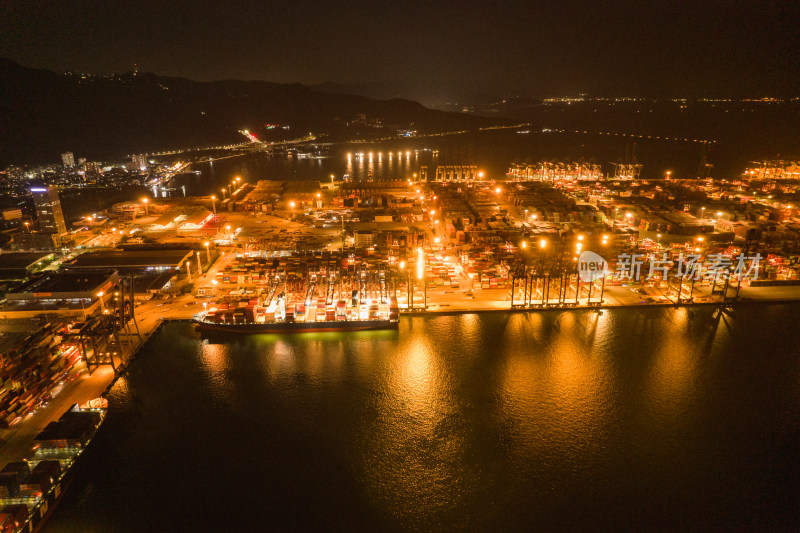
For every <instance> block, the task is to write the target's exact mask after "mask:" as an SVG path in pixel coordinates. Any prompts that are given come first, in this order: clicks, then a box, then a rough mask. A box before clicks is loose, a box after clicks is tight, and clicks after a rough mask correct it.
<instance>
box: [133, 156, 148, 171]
mask: <svg viewBox="0 0 800 533" xmlns="http://www.w3.org/2000/svg"><path fill="white" fill-rule="evenodd" d="M131 162H132V163H133V169H134V170H144V169H146V168H147V155H146V154H134V155H133V156H131Z"/></svg>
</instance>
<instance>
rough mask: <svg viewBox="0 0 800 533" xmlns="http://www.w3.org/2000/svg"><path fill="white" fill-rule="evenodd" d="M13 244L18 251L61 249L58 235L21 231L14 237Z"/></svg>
mask: <svg viewBox="0 0 800 533" xmlns="http://www.w3.org/2000/svg"><path fill="white" fill-rule="evenodd" d="M14 244H15V245H16V248H17V249H18V250H55V249H57V248H60V247H61V236H60V235H59V234H58V233H43V232H40V231H32V232H27V231H22V232H19V233H17V234H15V235H14Z"/></svg>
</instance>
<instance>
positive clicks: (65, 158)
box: [61, 152, 75, 168]
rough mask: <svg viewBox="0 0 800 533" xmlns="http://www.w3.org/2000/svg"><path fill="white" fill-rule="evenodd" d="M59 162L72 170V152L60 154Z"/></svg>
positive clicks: (73, 164) (73, 156)
mask: <svg viewBox="0 0 800 533" xmlns="http://www.w3.org/2000/svg"><path fill="white" fill-rule="evenodd" d="M61 162H62V163H64V166H65V167H66V168H73V167H74V166H75V155H74V154H73V153H72V152H64V153H63V154H61Z"/></svg>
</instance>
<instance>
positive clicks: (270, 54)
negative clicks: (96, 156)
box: [0, 0, 800, 101]
mask: <svg viewBox="0 0 800 533" xmlns="http://www.w3.org/2000/svg"><path fill="white" fill-rule="evenodd" d="M799 32H800V2H797V1H794V0H787V1H784V0H775V1H774V2H760V1H749V2H741V1H734V0H725V1H716V2H715V1H711V2H709V1H705V2H703V1H700V2H695V1H687V2H682V1H668V0H662V1H644V0H643V1H639V2H607V1H602V0H594V1H583V2H580V1H569V0H566V1H564V0H552V1H548V2H533V1H531V2H514V3H510V2H509V3H506V2H493V1H484V2H456V1H454V2H441V3H437V2H434V1H426V2H416V1H403V2H397V1H392V2H389V1H366V2H364V1H350V2H319V1H317V2H308V1H284V2H251V3H247V2H231V3H228V2H219V1H213V2H212V1H207V0H192V1H191V2H185V1H174V0H159V1H145V2H99V1H98V2H75V1H73V2H63V1H47V2H32V1H7V0H0V56H5V57H8V58H10V59H13V60H15V61H17V62H20V63H22V64H23V65H27V66H33V67H41V68H48V69H52V70H58V71H61V70H73V71H82V72H91V73H111V72H123V71H128V70H131V69H132V67H133V64H134V63H136V64H138V65H139V68H140V70H142V71H150V72H156V73H158V74H163V75H171V76H182V77H187V78H191V79H195V80H215V79H226V78H238V79H262V80H269V81H277V82H301V83H305V84H315V83H321V82H326V81H333V82H339V83H364V82H373V83H374V82H380V83H382V84H385V85H393V86H395V87H396V88H397V91H398V92H401V93H402V92H404V91H407V92H414V95H413V96H416V97H419V98H422V99H427V100H429V101H430V100H435V99H447V98H448V97H451V96H452V95H455V94H460V93H464V92H469V91H472V92H482V93H487V94H497V95H511V94H526V95H535V96H560V95H566V94H577V93H581V92H587V93H589V94H596V95H607V96H620V95H642V96H644V95H646V96H681V95H688V96H701V95H702V96H706V95H715V96H726V95H734V96H736V95H747V96H764V95H776V96H786V95H796V94H798V93H800V90H798V89H799V88H800V52H798V50H800V33H799ZM411 88H413V90H412V89H411Z"/></svg>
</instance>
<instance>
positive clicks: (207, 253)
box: [203, 241, 211, 262]
mask: <svg viewBox="0 0 800 533" xmlns="http://www.w3.org/2000/svg"><path fill="white" fill-rule="evenodd" d="M209 244H210V243H209V242H208V241H206V242H204V243H203V245H204V246H205V247H206V261H208V262H211V250H209V248H208V245H209Z"/></svg>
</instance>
